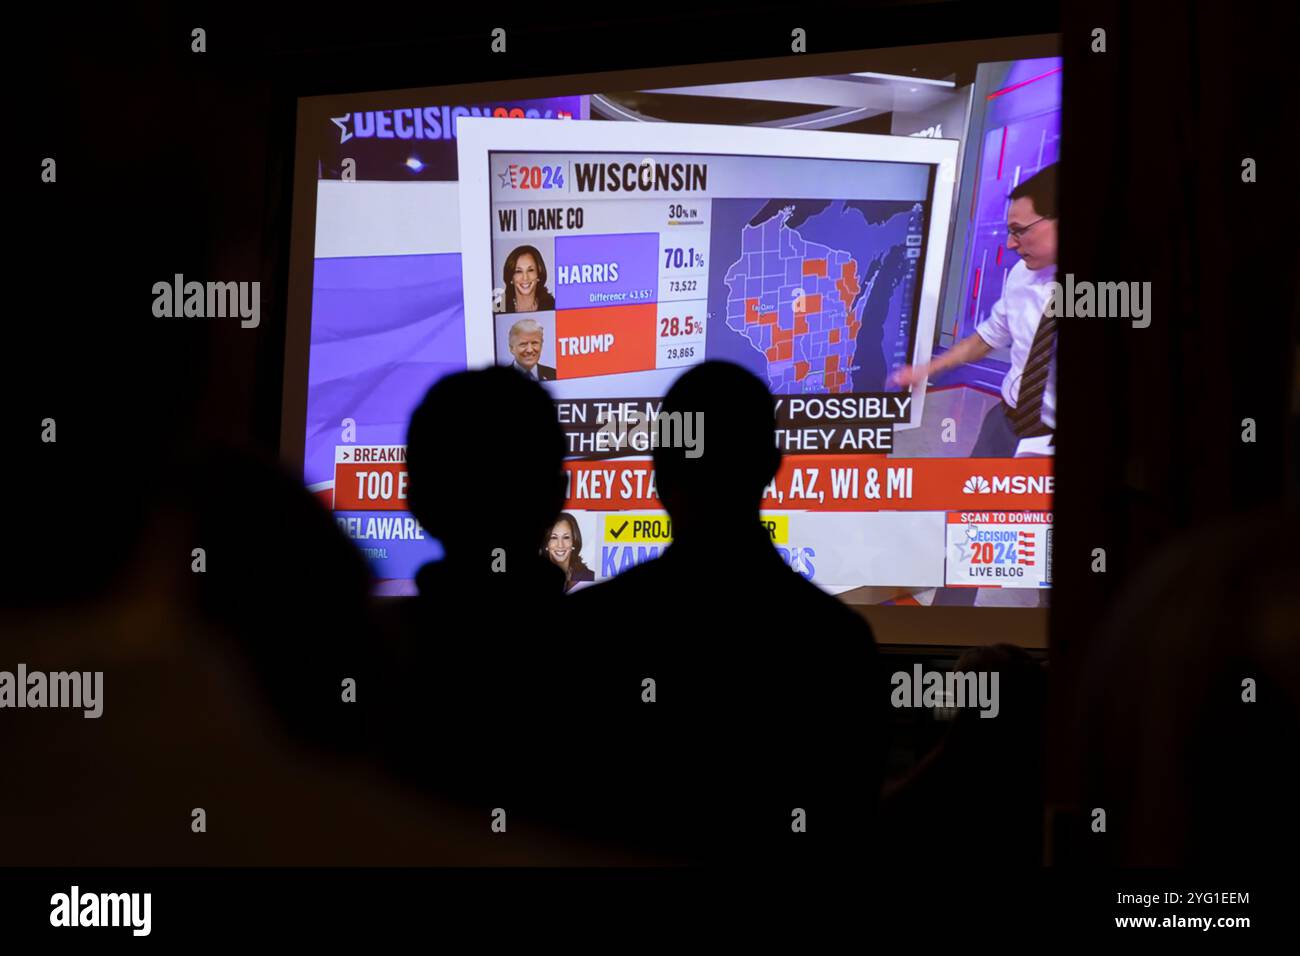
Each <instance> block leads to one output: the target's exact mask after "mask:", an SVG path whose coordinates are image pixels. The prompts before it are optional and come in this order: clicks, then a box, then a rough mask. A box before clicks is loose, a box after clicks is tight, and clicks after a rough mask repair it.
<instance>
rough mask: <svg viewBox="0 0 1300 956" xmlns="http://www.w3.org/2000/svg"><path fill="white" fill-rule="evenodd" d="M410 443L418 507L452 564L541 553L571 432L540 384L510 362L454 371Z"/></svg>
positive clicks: (427, 402) (412, 490)
mask: <svg viewBox="0 0 1300 956" xmlns="http://www.w3.org/2000/svg"><path fill="white" fill-rule="evenodd" d="M406 442H407V450H406V455H407V470H408V472H409V474H410V487H409V489H408V495H409V499H408V500H409V503H410V508H411V513H412V514H413V515H415V517H416V519H417V520H418V521H419V522H420V524H421V525H423V527H424V528H425V530H426V531H428V532H429V533H430V534H431V535H433V536H434V537H435V538H437V539H438V540H439V541H441V542H442V545H443V548H444V549H445V550H446V553H447V559H448V560H449V561H458V560H468V559H473V558H475V557H477V556H479V555H480V554H483V553H490V552H491V551H492V550H494V549H496V548H504V549H505V551H506V556H507V560H509V559H510V558H512V557H513V556H515V555H520V556H523V555H528V556H530V557H532V558H536V557H537V542H538V541H541V540H543V539H544V537H545V535H546V533H547V532H548V531H549V530H550V528H551V526H552V524H553V523H554V521H555V516H556V515H557V514H558V513H559V511H560V508H561V506H562V505H563V504H564V471H563V462H564V434H563V432H561V430H560V425H559V422H558V421H557V420H556V417H555V406H554V405H552V404H551V399H550V396H548V395H547V394H546V392H545V391H544V390H543V389H542V387H541V386H540V385H538V384H536V383H535V382H532V381H530V380H529V379H528V378H527V377H526V376H523V375H520V374H519V372H517V371H515V370H514V369H510V368H504V367H496V368H488V369H483V370H481V371H471V372H457V373H456V374H454V375H448V376H447V377H446V378H444V379H441V380H440V381H439V382H438V383H437V384H435V385H434V386H433V388H431V389H429V393H428V394H427V395H425V396H424V400H423V401H422V402H421V403H420V407H419V408H417V409H416V410H415V413H414V414H413V415H412V416H411V427H410V430H409V431H408V432H407V439H406Z"/></svg>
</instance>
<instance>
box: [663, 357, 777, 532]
mask: <svg viewBox="0 0 1300 956" xmlns="http://www.w3.org/2000/svg"><path fill="white" fill-rule="evenodd" d="M665 416H667V417H666V418H665ZM673 416H678V417H677V418H674V417H673ZM660 417H661V419H662V420H663V421H661V423H659V424H658V425H657V426H656V427H657V428H658V429H659V442H660V443H659V445H658V447H656V448H655V452H654V463H655V480H656V484H657V487H658V492H659V498H660V500H661V501H663V503H664V508H665V509H667V511H668V514H669V515H670V516H671V517H672V519H673V524H674V534H675V536H677V535H678V533H679V532H681V531H687V532H690V531H692V530H694V529H696V528H699V527H709V526H712V527H731V526H736V527H742V526H744V525H745V524H746V523H751V522H752V523H753V524H755V525H757V523H758V508H759V504H760V502H761V500H762V497H763V489H764V488H765V487H766V486H767V484H768V482H770V481H771V480H772V476H773V475H775V474H776V469H777V467H778V466H779V465H780V464H781V452H780V451H779V450H778V449H777V447H776V406H775V403H774V402H773V401H772V394H771V393H770V392H769V391H768V390H767V386H766V385H764V384H763V383H762V382H761V381H759V380H758V379H757V378H755V377H754V376H753V375H752V374H751V373H749V372H748V371H746V370H745V369H743V368H741V367H740V366H739V365H733V364H732V363H730V362H704V363H703V364H701V365H697V366H695V367H694V368H692V369H691V370H690V371H688V372H687V373H686V374H685V375H683V376H682V377H681V378H679V379H678V380H677V381H676V382H674V383H673V387H672V388H670V389H669V390H668V394H667V395H666V396H664V403H663V409H662V411H661V415H660ZM670 421H671V422H674V423H679V427H676V428H674V429H668V428H666V423H667V422H670ZM669 436H671V437H674V438H676V439H677V440H676V441H673V442H671V444H665V443H664V439H665V437H669ZM682 439H684V441H683V440H682Z"/></svg>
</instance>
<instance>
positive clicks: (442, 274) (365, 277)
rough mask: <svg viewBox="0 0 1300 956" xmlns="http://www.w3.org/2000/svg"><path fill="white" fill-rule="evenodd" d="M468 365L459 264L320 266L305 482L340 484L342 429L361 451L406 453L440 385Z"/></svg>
mask: <svg viewBox="0 0 1300 956" xmlns="http://www.w3.org/2000/svg"><path fill="white" fill-rule="evenodd" d="M465 367H466V362H465V319H464V306H463V303H462V301H461V280H460V256H459V255H458V254H455V253H451V254H442V255H429V256H371V257H362V258H345V259H317V260H316V270H315V277H314V280H313V290H312V316H311V351H310V357H309V366H308V372H307V436H306V444H305V451H304V455H303V458H304V460H303V478H304V480H305V481H306V483H307V484H308V485H312V484H316V483H317V482H322V481H329V480H331V479H332V478H333V477H334V446H335V445H336V444H338V443H339V438H340V435H341V427H342V426H341V424H340V423H341V422H342V420H343V419H345V418H352V419H355V420H356V423H357V434H356V442H357V444H359V445H401V444H405V442H406V428H407V424H408V422H409V421H410V417H411V412H412V411H414V410H415V406H416V405H418V404H419V403H420V400H421V399H422V398H423V397H424V394H425V392H427V391H428V390H429V386H431V385H432V384H433V383H434V382H436V381H437V380H438V379H439V378H441V377H442V376H444V375H446V374H448V373H449V372H455V371H460V370H462V369H464V368H465Z"/></svg>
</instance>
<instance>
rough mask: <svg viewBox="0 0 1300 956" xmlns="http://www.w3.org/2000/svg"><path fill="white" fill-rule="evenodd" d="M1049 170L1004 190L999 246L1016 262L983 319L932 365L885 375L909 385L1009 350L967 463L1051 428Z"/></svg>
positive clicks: (1052, 231) (1052, 177)
mask: <svg viewBox="0 0 1300 956" xmlns="http://www.w3.org/2000/svg"><path fill="white" fill-rule="evenodd" d="M1056 170H1057V166H1056V165H1053V166H1047V167H1045V168H1044V169H1041V170H1039V171H1038V172H1037V173H1035V174H1034V175H1033V176H1031V177H1030V178H1029V179H1026V180H1025V181H1024V182H1022V183H1021V184H1020V185H1019V186H1017V187H1016V188H1015V189H1013V190H1012V191H1011V195H1010V197H1009V198H1010V199H1011V206H1010V207H1009V208H1008V210H1007V248H1008V249H1012V250H1014V251H1016V252H1019V253H1020V261H1019V262H1017V263H1016V264H1015V267H1014V268H1012V270H1011V273H1010V274H1009V275H1008V276H1007V281H1006V286H1005V287H1004V289H1003V292H1002V298H1000V299H998V301H997V302H995V303H994V304H993V309H992V311H991V313H990V315H989V317H988V319H986V320H985V321H983V322H981V323H980V324H979V325H978V326H976V327H975V331H974V333H972V334H971V335H969V336H967V337H966V338H964V339H962V340H961V341H960V342H958V343H957V344H956V345H954V346H953V347H952V348H950V349H949V350H948V351H947V352H945V353H944V354H943V355H941V356H939V357H938V358H937V359H935V360H934V361H933V362H929V363H927V364H924V365H916V366H913V365H905V366H903V367H902V368H900V369H898V370H896V371H895V372H894V374H893V375H892V376H891V380H892V381H894V382H895V383H897V384H899V385H915V384H917V383H918V382H923V381H925V380H926V379H927V378H928V377H929V376H931V375H933V374H935V373H938V372H946V371H947V370H949V369H951V368H956V367H957V366H958V365H965V364H966V363H968V362H975V361H978V360H979V359H981V358H983V357H984V356H985V355H988V353H989V352H991V351H992V350H993V349H995V348H1005V347H1007V346H1010V348H1011V368H1010V369H1008V370H1007V374H1006V377H1005V378H1003V380H1002V400H1001V401H1000V402H998V404H996V405H994V406H993V408H991V409H990V410H989V412H988V414H987V415H985V416H984V423H983V424H982V425H981V426H980V433H979V437H978V438H976V439H975V446H974V448H973V449H972V450H971V454H970V457H972V458H1010V457H1011V456H1013V455H1014V454H1015V453H1016V446H1017V445H1019V443H1020V440H1021V439H1023V438H1033V437H1035V436H1039V435H1047V434H1050V433H1051V432H1053V431H1055V430H1056V374H1055V372H1056V361H1055V359H1056V318H1055V317H1054V316H1050V315H1046V314H1045V312H1046V309H1047V305H1048V303H1049V302H1051V300H1052V283H1053V282H1054V281H1055V279H1056V238H1057V233H1056V227H1057V217H1056V202H1057V200H1056V195H1057V194H1056Z"/></svg>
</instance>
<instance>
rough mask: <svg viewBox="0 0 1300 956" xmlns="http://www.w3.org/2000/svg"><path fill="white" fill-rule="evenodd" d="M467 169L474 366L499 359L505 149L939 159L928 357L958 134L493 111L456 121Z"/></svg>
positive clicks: (923, 316) (921, 347) (468, 339)
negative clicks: (500, 171)
mask: <svg viewBox="0 0 1300 956" xmlns="http://www.w3.org/2000/svg"><path fill="white" fill-rule="evenodd" d="M456 135H457V162H458V165H459V167H460V187H459V188H460V267H461V286H462V290H463V291H462V297H463V299H464V312H465V355H466V360H467V362H468V365H469V367H470V368H482V367H486V366H488V365H492V364H495V350H494V343H493V324H492V303H491V296H490V295H480V294H479V293H478V290H479V288H480V284H481V282H482V279H483V277H484V276H490V275H491V273H492V262H491V248H492V245H491V243H492V236H491V231H492V219H491V216H492V197H491V188H490V187H491V182H490V179H489V166H488V159H489V153H490V152H492V151H504V152H538V153H541V152H555V153H562V152H595V153H601V152H637V151H644V152H645V153H648V154H655V153H711V154H714V155H724V156H725V155H732V156H772V157H783V158H805V159H847V160H859V161H866V162H895V163H920V164H925V165H930V166H934V167H936V170H935V177H934V195H933V196H932V197H931V210H930V225H929V234H928V235H927V236H926V256H925V268H924V271H923V272H922V275H921V296H920V300H919V302H918V305H917V325H916V334H915V336H914V341H915V345H914V347H913V355H912V364H913V365H920V364H921V363H924V362H929V361H930V356H931V352H932V349H933V346H934V327H935V322H937V321H938V315H939V299H940V293H941V292H942V290H943V281H944V273H945V270H946V268H947V263H948V255H949V249H948V236H949V226H950V221H951V216H952V202H953V195H954V193H955V190H956V187H957V154H958V148H959V145H960V143H959V141H958V140H955V139H935V138H930V137H913V136H885V135H880V134H876V133H840V132H829V131H820V130H790V129H772V128H769V127H746V126H720V125H716V124H708V123H610V122H599V121H595V120H587V121H578V122H556V121H554V120H541V119H536V120H531V119H516V120H511V121H510V122H508V123H503V122H500V121H499V120H496V119H493V118H489V117H469V116H465V117H461V118H460V119H459V120H458V121H457V126H456ZM927 387H928V382H922V383H921V384H920V385H917V386H913V388H912V408H911V412H912V414H911V419H910V421H909V422H908V424H907V426H906V427H908V428H916V427H918V426H919V425H920V424H921V416H922V414H923V412H924V408H925V393H926V389H927Z"/></svg>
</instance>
